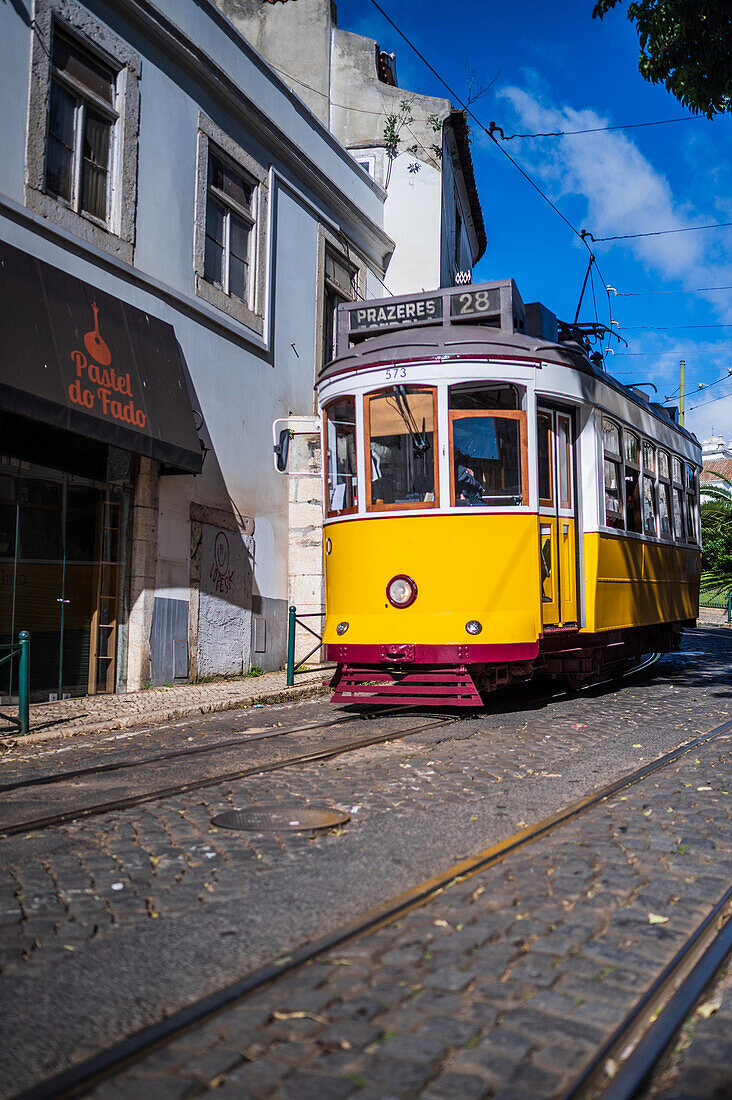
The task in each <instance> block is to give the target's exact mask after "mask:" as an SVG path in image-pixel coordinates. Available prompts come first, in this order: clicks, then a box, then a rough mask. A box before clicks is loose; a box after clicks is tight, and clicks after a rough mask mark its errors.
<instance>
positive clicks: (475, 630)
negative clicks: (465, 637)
mask: <svg viewBox="0 0 732 1100" xmlns="http://www.w3.org/2000/svg"><path fill="white" fill-rule="evenodd" d="M465 629H466V630H467V632H468V634H480V632H481V630H482V629H483V626H482V624H481V623H479V622H478V620H477V619H471V620H470V622H469V623H466V624H465Z"/></svg>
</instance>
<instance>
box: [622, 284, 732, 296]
mask: <svg viewBox="0 0 732 1100" xmlns="http://www.w3.org/2000/svg"><path fill="white" fill-rule="evenodd" d="M607 289H608V293H609V292H610V291H611V290H612V292H613V294H614V295H615V297H616V298H641V297H645V295H647V294H706V293H708V292H709V291H710V290H732V285H730V286H694V287H689V288H688V289H685V288H682V289H681V290H616V289H615V287H614V286H610V287H608V288H607Z"/></svg>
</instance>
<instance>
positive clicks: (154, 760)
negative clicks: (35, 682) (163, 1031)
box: [0, 653, 661, 840]
mask: <svg viewBox="0 0 732 1100" xmlns="http://www.w3.org/2000/svg"><path fill="white" fill-rule="evenodd" d="M660 658H661V654H658V653H653V654H650V655H648V656H647V657H645V658H644V659H643V660H642V661H641V662H640V663H639V664H638V665H634V666H633V667H632V668H630V669H627V670H625V671H624V672H622V673H621V674H620V676H616V677H608V678H607V679H605V680H600V681H596V682H593V683H589V684H586V685H583V686H582V687H581V688H579V689H578V690H579V692H582V693H584V692H590V691H592V690H596V689H598V688H601V687H603V686H605V685H607V684H608V683H613V682H614V681H617V680H619V679H625V678H627V677H630V676H634V675H637V674H638V673H640V672H643V671H645V670H646V669H647V668H650V667H652V666H653V665H654V664H656V663H657V662H658V661H659V660H660ZM568 694H571V693H570V692H568V691H566V690H563V691H559V692H554V693H552V694H551V695H546V696H540V697H539V698H538V699H534V700H531V701H530V702H528V703H523V704H519V705H518V706H516V707H515V708H514V709H516V710H531V709H533V708H535V707H536V706H541V705H543V704H546V703H548V702H552V701H554V700H557V699H562V698H564V697H566V696H567V695H568ZM414 709H416V708H413V707H394V708H388V709H383V708H382V709H380V710H378V711H367V712H361V713H357V714H348V715H339V716H338V717H336V718H331V719H326V720H325V721H321V720H316V721H314V722H307V723H301V724H299V725H294V726H289V727H284V728H279V727H278V728H276V729H269V730H261V729H260V730H258V731H257V732H254V733H250V734H248V735H244V736H242V737H237V738H227V739H226V740H225V741H218V742H216V743H215V744H211V745H201V746H194V747H191V748H186V749H175V750H172V751H170V752H166V753H161V754H158V755H157V756H151V757H145V758H143V759H138V760H122V761H110V762H109V763H104V764H95V765H90V766H88V767H85V768H77V769H74V770H65V771H62V772H54V773H49V774H44V775H40V776H31V777H29V778H27V779H23V780H20V781H18V782H14V783H6V784H2V785H0V794H11V793H13V792H14V791H18V790H28V789H31V788H33V787H41V788H42V787H47V786H55V785H60V784H63V783H75V782H77V781H78V780H81V779H85V778H90V777H92V776H95V775H107V774H112V773H114V772H118V771H128V770H131V769H134V768H142V767H146V766H150V765H154V764H161V763H167V762H169V761H172V760H177V759H189V758H191V757H196V756H203V755H208V754H211V753H215V752H220V751H223V750H228V749H233V748H238V747H241V746H244V745H248V744H252V743H256V742H260V741H264V740H269V739H272V738H279V737H285V736H288V735H291V734H294V733H309V732H315V731H318V730H321V729H331V728H333V727H334V726H339V725H344V724H348V723H351V722H363V721H369V720H373V719H379V718H389V717H406V716H408V715H409V712H410V711H412V710H414ZM471 716H472V715H471ZM466 717H468V716H467V715H465V714H464V713H463V712H461V713H460V714H459V715H454V714H440V715H439V716H437V717H436V718H435V719H434V720H433V721H431V722H429V723H427V724H422V725H418V726H415V727H409V729H407V730H398V731H389V732H388V733H386V734H382V735H379V736H375V737H367V738H359V739H357V740H356V741H349V742H342V743H340V744H337V745H331V746H327V747H325V748H323V749H317V750H314V751H312V752H309V753H303V754H300V755H297V756H294V757H290V758H288V759H286V760H279V761H273V762H270V763H260V764H254V765H251V766H250V767H247V768H237V769H236V770H233V771H228V772H224V773H220V774H218V775H215V776H206V777H204V778H201V779H194V780H189V781H187V782H186V783H177V784H171V785H169V786H166V787H161V788H157V789H155V790H152V791H147V792H143V793H141V794H135V795H129V796H126V797H123V798H116V799H110V800H108V801H104V802H99V803H95V804H92V805H90V806H83V807H77V808H71V809H69V810H63V811H61V812H59V813H55V814H45V815H43V816H42V817H37V818H32V819H28V820H25V821H20V822H11V823H9V824H7V825H0V840H3V839H6V838H10V837H13V836H18V835H20V834H22V833H31V832H36V831H39V830H43V829H47V828H52V827H54V826H58V825H65V824H71V823H72V822H75V821H79V820H85V819H87V818H91V817H98V816H102V815H104V814H107V813H113V812H116V811H118V810H125V809H131V808H133V807H135V806H140V805H144V804H146V803H149V802H155V801H158V800H160V799H164V798H173V797H175V796H176V795H181V794H188V793H191V792H193V791H198V790H205V789H207V788H210V787H214V786H217V785H218V784H220V783H228V782H235V781H237V780H240V779H247V778H250V777H252V776H255V775H264V774H267V773H269V772H274V771H281V770H284V769H286V768H290V767H297V766H298V765H304V764H311V763H315V762H318V761H321V760H328V759H331V758H333V757H336V756H340V755H343V754H344V753H347V752H355V751H357V750H358V749H362V748H368V747H370V746H372V745H377V744H386V743H388V742H390V741H397V740H402V739H403V738H404V737H408V736H410V735H411V734H413V733H419V732H422V731H423V730H427V729H431V728H434V727H436V726H439V725H452V724H453V723H455V722H459V721H460V720H461V719H465V718H466Z"/></svg>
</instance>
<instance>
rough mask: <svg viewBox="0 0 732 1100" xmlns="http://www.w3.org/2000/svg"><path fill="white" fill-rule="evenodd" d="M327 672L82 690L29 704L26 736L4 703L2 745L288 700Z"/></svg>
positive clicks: (315, 689) (303, 695) (311, 691)
mask: <svg viewBox="0 0 732 1100" xmlns="http://www.w3.org/2000/svg"><path fill="white" fill-rule="evenodd" d="M329 674H330V673H329V670H318V671H315V672H305V673H302V674H298V676H297V679H296V681H295V685H294V687H288V686H287V677H286V675H285V673H284V672H265V673H264V675H262V676H257V677H251V678H249V677H247V678H241V679H236V680H220V681H216V682H213V683H207V684H179V685H176V686H175V687H156V688H149V689H148V690H147V691H131V692H127V693H125V694H122V695H87V696H84V697H82V698H78V699H63V700H62V701H60V702H57V703H34V704H33V705H32V706H31V708H30V711H31V717H30V733H29V734H28V735H27V736H26V737H20V736H18V734H17V727H16V726H14V725H13V724H12V723H11V722H8V721H7V720H6V719H5V718H4V717H3V715H8V714H9V715H12V716H17V713H18V708H17V707H10V706H6V707H3V708H2V710H3V715H0V739H1V740H2V742H3V743H5V744H6V745H11V744H17V745H19V746H22V745H24V744H28V743H29V742H34V741H40V740H46V739H49V738H52V737H73V736H75V735H77V734H82V733H84V734H89V733H97V732H101V731H103V730H121V729H130V728H131V727H133V726H140V725H144V724H145V723H147V722H155V723H156V724H160V723H162V722H172V721H176V720H177V719H179V718H193V717H195V716H196V715H199V714H213V713H215V712H216V711H223V710H234V709H235V708H237V707H249V706H253V705H254V704H257V703H259V704H262V705H266V704H272V703H283V702H294V701H296V700H298V699H307V698H308V697H310V696H316V695H321V694H324V693H325V692H326V691H327V689H326V688H325V687H324V684H323V681H324V680H326V679H327V678H328V676H329Z"/></svg>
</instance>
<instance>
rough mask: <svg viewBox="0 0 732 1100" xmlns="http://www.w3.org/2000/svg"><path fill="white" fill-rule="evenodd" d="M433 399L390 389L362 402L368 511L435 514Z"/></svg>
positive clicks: (418, 391) (430, 392)
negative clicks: (427, 511)
mask: <svg viewBox="0 0 732 1100" xmlns="http://www.w3.org/2000/svg"><path fill="white" fill-rule="evenodd" d="M436 406H437V393H436V390H434V389H432V388H429V387H423V386H393V387H392V388H391V389H389V390H383V391H381V392H380V393H377V394H370V395H368V396H367V397H366V398H365V417H366V437H367V438H366V477H367V480H368V493H367V508H369V509H374V510H381V509H382V508H384V509H390V508H399V509H406V508H434V507H435V506H436V504H437V503H438V493H437V447H436V423H437V408H436Z"/></svg>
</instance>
